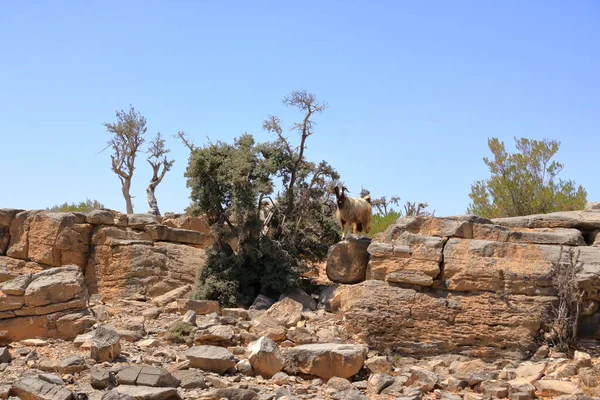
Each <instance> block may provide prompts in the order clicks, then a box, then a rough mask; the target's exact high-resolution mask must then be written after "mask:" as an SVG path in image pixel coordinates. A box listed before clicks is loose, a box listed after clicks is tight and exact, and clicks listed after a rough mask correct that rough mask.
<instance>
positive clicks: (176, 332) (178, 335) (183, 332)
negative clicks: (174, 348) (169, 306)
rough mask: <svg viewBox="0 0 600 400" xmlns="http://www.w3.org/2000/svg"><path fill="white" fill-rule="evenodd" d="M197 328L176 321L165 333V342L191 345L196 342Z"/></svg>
mask: <svg viewBox="0 0 600 400" xmlns="http://www.w3.org/2000/svg"><path fill="white" fill-rule="evenodd" d="M195 332H196V328H195V327H194V326H192V325H190V324H188V323H187V322H183V321H176V322H174V323H173V325H171V326H170V327H169V329H168V330H167V332H165V336H164V338H165V340H166V341H168V342H172V343H185V344H191V343H192V342H193V341H194V333H195Z"/></svg>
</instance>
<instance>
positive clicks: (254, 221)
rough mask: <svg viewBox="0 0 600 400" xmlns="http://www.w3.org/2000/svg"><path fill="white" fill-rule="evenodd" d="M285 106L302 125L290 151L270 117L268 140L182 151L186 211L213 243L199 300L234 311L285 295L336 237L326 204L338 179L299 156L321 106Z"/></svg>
mask: <svg viewBox="0 0 600 400" xmlns="http://www.w3.org/2000/svg"><path fill="white" fill-rule="evenodd" d="M284 104H286V105H288V106H294V107H297V108H298V109H299V110H301V111H302V112H303V118H302V122H300V123H297V124H294V125H293V126H292V129H293V130H297V131H298V132H299V133H300V145H298V146H296V147H294V146H293V145H292V143H291V142H290V141H289V139H287V138H286V137H285V136H284V135H283V129H282V128H281V121H280V120H279V118H277V117H275V116H269V118H268V119H267V121H265V124H264V128H265V129H266V130H268V131H270V132H273V133H275V134H276V139H275V141H273V142H267V143H260V144H257V143H256V142H255V140H254V138H253V137H252V135H250V134H244V135H242V136H241V137H239V138H237V139H235V141H234V143H233V144H227V143H223V142H217V143H209V144H208V145H206V146H204V147H196V146H188V148H189V149H190V150H191V152H192V153H191V157H190V163H189V165H188V168H187V171H186V177H187V185H188V187H189V188H190V189H191V199H192V204H191V205H190V207H189V208H188V212H190V213H192V214H203V215H205V216H206V218H207V221H208V223H209V225H210V226H211V233H212V235H213V236H214V239H215V244H214V246H213V247H212V248H211V249H209V250H208V252H207V262H206V265H205V267H204V268H203V269H202V271H201V273H200V276H199V289H198V292H197V294H196V295H197V297H199V298H206V299H215V300H219V301H220V302H222V303H223V304H227V305H235V304H248V303H249V302H251V301H252V300H253V299H254V297H255V296H256V295H258V294H259V293H263V294H266V295H269V296H276V295H278V294H279V293H284V292H287V291H289V290H291V289H293V288H294V287H295V286H297V285H298V277H299V271H300V269H301V268H302V267H303V266H304V263H305V262H307V261H311V260H317V259H319V260H321V259H323V258H324V257H325V256H326V254H327V249H328V246H329V244H332V243H334V242H335V241H337V240H338V239H339V235H338V233H337V230H336V227H335V222H334V221H333V219H332V211H331V208H330V207H329V206H328V204H329V202H330V193H329V191H328V189H329V185H330V184H331V181H333V180H335V179H338V178H339V176H338V174H337V172H335V170H334V169H333V168H332V167H331V166H329V165H328V164H327V163H326V162H324V161H323V162H321V163H319V164H315V163H312V162H309V161H308V160H306V158H305V156H304V150H305V149H306V139H307V138H308V136H310V135H311V134H312V133H313V127H314V122H313V121H312V119H311V117H312V115H314V114H315V113H317V112H320V111H322V110H323V109H324V105H322V104H319V103H318V102H317V101H316V98H315V97H314V95H311V94H308V93H306V92H294V93H292V94H291V95H290V96H288V97H286V98H285V99H284ZM319 110H320V111H319ZM188 143H191V142H188ZM276 186H279V187H281V190H280V191H279V192H277V193H276V192H275V187H276ZM233 243H235V245H234V246H232V244H233ZM234 248H235V250H234Z"/></svg>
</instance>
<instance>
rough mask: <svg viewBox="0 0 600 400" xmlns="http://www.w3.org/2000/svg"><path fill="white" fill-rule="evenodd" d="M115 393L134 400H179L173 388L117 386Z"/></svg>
mask: <svg viewBox="0 0 600 400" xmlns="http://www.w3.org/2000/svg"><path fill="white" fill-rule="evenodd" d="M114 390H115V391H116V392H117V393H119V394H122V395H127V396H131V397H132V398H134V399H135V400H168V399H180V397H179V394H178V393H177V390H176V389H175V388H170V387H169V388H163V387H149V386H131V385H119V386H117V387H116V388H115V389H114Z"/></svg>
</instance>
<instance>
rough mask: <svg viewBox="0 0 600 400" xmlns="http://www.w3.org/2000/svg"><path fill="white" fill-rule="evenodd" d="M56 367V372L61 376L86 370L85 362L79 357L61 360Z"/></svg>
mask: <svg viewBox="0 0 600 400" xmlns="http://www.w3.org/2000/svg"><path fill="white" fill-rule="evenodd" d="M57 367H58V368H57V372H59V373H61V374H74V373H76V372H81V371H83V370H85V369H87V368H88V366H87V365H86V363H85V360H84V359H83V357H81V356H72V357H67V358H63V359H62V360H60V361H59V362H58V366H57Z"/></svg>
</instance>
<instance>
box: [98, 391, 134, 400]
mask: <svg viewBox="0 0 600 400" xmlns="http://www.w3.org/2000/svg"><path fill="white" fill-rule="evenodd" d="M101 400H133V397H131V396H129V395H127V394H124V393H119V392H117V391H116V390H109V391H108V392H105V393H104V394H103V395H102V399H101Z"/></svg>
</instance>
